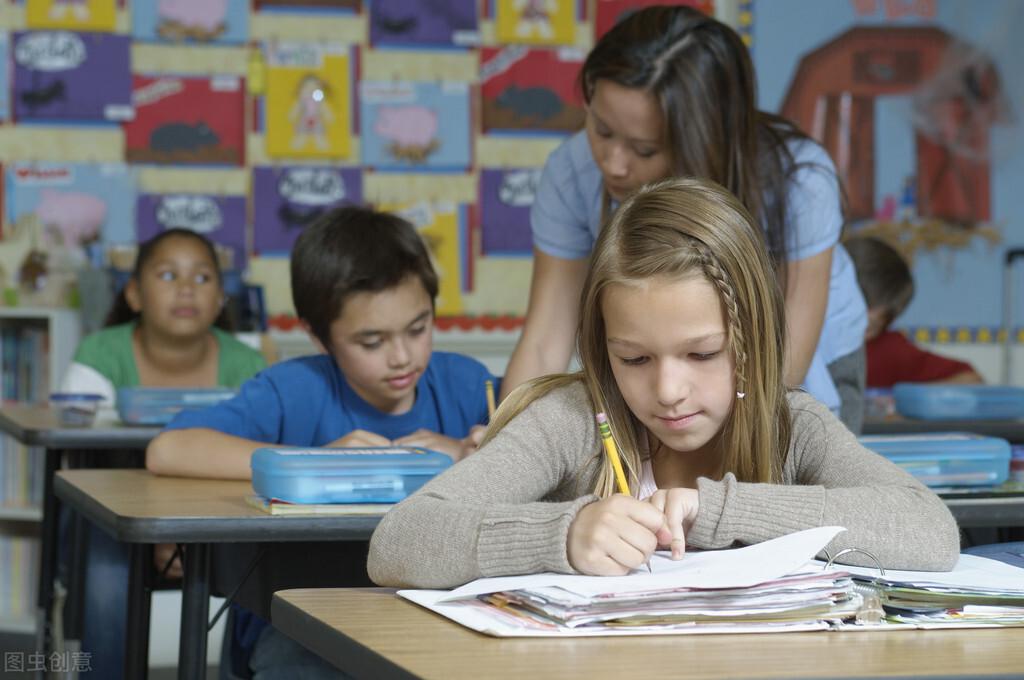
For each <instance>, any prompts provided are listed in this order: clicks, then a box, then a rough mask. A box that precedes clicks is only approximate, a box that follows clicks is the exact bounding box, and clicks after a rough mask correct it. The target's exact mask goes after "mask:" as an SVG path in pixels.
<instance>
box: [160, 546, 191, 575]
mask: <svg viewBox="0 0 1024 680" xmlns="http://www.w3.org/2000/svg"><path fill="white" fill-rule="evenodd" d="M177 547H178V546H177V545H175V544H174V543H157V544H156V545H154V546H153V566H154V567H156V571H157V573H158V574H160V573H163V570H164V567H167V573H166V574H164V578H165V579H167V580H169V581H176V580H178V579H180V578H181V577H182V576H184V575H185V571H184V569H182V567H181V559H180V558H178V557H175V558H174V562H172V563H171V566H169V567H168V566H167V562H168V560H170V559H171V556H173V555H174V551H175V550H176V549H177Z"/></svg>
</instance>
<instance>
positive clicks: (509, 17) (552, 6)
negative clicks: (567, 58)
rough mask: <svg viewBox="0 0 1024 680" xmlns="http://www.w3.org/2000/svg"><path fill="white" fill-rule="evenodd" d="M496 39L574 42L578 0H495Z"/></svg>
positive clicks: (540, 43)
mask: <svg viewBox="0 0 1024 680" xmlns="http://www.w3.org/2000/svg"><path fill="white" fill-rule="evenodd" d="M494 2H495V8H494V19H495V21H494V23H495V32H496V34H497V37H498V42H504V43H527V44H532V45H572V44H574V43H575V42H576V26H577V19H578V14H577V12H578V10H577V6H578V2H577V0H494Z"/></svg>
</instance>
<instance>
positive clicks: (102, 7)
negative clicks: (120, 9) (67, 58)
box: [25, 0, 117, 31]
mask: <svg viewBox="0 0 1024 680" xmlns="http://www.w3.org/2000/svg"><path fill="white" fill-rule="evenodd" d="M25 25H26V26H28V27H29V28H67V29H72V30H80V31H113V30H114V28H115V27H116V25H117V2H116V1H115V0H25Z"/></svg>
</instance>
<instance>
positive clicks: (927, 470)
mask: <svg viewBox="0 0 1024 680" xmlns="http://www.w3.org/2000/svg"><path fill="white" fill-rule="evenodd" d="M859 441H860V443H861V444H863V445H864V446H866V447H867V448H869V449H871V450H872V451H874V452H876V453H878V454H880V455H882V456H885V457H886V458H888V459H889V460H891V461H892V462H893V463H896V464H897V465H899V466H900V467H901V468H903V469H904V470H906V471H907V472H909V473H910V474H912V475H914V477H917V479H918V480H919V481H920V482H921V483H923V484H925V485H927V486H932V487H946V486H994V485H998V484H1002V483H1003V482H1005V481H1006V479H1007V478H1008V477H1009V474H1010V444H1009V443H1008V442H1007V441H1006V440H1005V439H999V438H997V437H982V436H980V435H976V434H968V433H965V432H940V433H934V434H905V435H866V436H863V437H860V438H859Z"/></svg>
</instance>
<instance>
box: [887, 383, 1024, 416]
mask: <svg viewBox="0 0 1024 680" xmlns="http://www.w3.org/2000/svg"><path fill="white" fill-rule="evenodd" d="M892 392H893V398H894V400H895V402H896V411H897V412H898V413H900V414H901V415H903V416H905V417H907V418H918V419H921V420H1012V419H1015V418H1024V388H1020V387H1011V386H1008V385H945V384H938V385H937V384H934V383H897V384H896V385H894V386H893V390H892Z"/></svg>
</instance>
